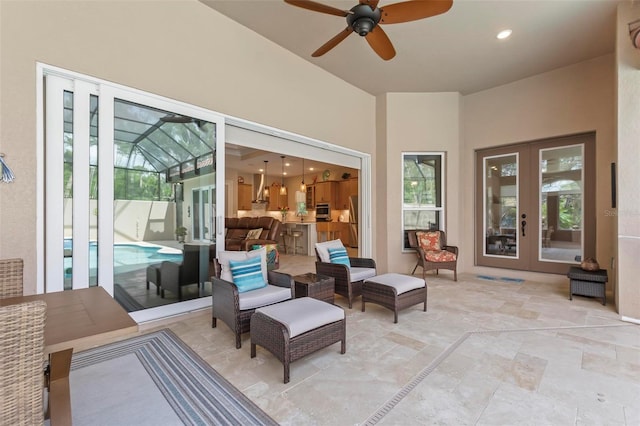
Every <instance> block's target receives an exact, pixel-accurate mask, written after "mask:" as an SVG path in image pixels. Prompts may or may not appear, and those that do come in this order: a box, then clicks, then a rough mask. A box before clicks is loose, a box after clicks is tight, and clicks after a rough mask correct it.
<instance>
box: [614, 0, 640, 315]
mask: <svg viewBox="0 0 640 426" xmlns="http://www.w3.org/2000/svg"><path fill="white" fill-rule="evenodd" d="M637 19H640V4H637V3H636V4H635V5H634V4H632V3H629V2H622V3H620V5H619V6H618V18H617V23H618V25H617V28H618V32H617V38H616V60H617V96H618V101H617V113H618V117H617V123H616V126H617V132H618V200H619V204H618V210H617V214H618V215H617V219H618V230H617V231H618V238H617V247H618V253H619V262H618V292H617V299H618V300H617V304H618V311H619V312H620V315H621V316H623V317H626V318H631V319H634V320H635V321H638V322H640V281H639V280H638V277H639V276H640V262H638V258H640V193H639V192H638V183H640V168H638V164H639V163H640V144H639V143H638V141H640V49H634V48H633V45H632V44H631V39H630V38H629V27H628V24H629V22H632V21H635V20H637Z"/></svg>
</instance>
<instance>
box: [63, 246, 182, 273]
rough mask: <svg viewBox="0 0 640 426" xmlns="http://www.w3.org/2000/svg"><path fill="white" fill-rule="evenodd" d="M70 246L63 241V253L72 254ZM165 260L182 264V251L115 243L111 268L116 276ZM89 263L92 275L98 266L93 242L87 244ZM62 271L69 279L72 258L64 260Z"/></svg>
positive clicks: (96, 250) (162, 247) (96, 249)
mask: <svg viewBox="0 0 640 426" xmlns="http://www.w3.org/2000/svg"><path fill="white" fill-rule="evenodd" d="M72 245H73V243H72V242H71V240H64V250H65V253H69V254H70V253H72ZM65 256H66V254H65ZM165 260H168V261H171V262H176V263H180V262H182V251H181V250H178V249H173V248H170V247H164V246H159V245H155V244H149V243H116V244H114V245H113V268H114V272H115V273H116V274H118V273H123V272H129V271H132V270H136V269H141V268H146V267H147V266H149V265H152V264H154V263H160V262H163V261H165ZM89 262H90V265H91V267H90V269H91V275H94V273H95V270H96V268H97V264H98V245H97V243H95V242H91V243H89ZM64 270H65V277H70V276H71V271H72V257H70V256H69V257H65V258H64Z"/></svg>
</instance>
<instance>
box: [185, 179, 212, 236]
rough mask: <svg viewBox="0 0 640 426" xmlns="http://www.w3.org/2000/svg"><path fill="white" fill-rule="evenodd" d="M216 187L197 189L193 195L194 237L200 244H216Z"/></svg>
mask: <svg viewBox="0 0 640 426" xmlns="http://www.w3.org/2000/svg"><path fill="white" fill-rule="evenodd" d="M215 196H216V193H215V187H212V186H206V187H204V188H196V189H194V190H193V191H192V195H191V211H193V221H192V226H193V230H192V235H193V239H194V240H196V241H200V242H215V234H216V223H215V218H216V203H215Z"/></svg>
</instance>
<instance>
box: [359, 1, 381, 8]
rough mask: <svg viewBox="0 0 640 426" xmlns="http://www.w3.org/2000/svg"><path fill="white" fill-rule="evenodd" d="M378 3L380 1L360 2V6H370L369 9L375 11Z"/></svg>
mask: <svg viewBox="0 0 640 426" xmlns="http://www.w3.org/2000/svg"><path fill="white" fill-rule="evenodd" d="M379 2H380V0H360V4H366V5H369V6H371V9H375V8H376V7H378V3H379Z"/></svg>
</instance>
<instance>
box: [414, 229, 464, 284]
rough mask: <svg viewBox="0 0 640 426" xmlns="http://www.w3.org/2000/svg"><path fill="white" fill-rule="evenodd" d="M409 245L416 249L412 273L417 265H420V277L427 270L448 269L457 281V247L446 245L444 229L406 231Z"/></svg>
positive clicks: (423, 275)
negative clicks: (416, 259) (415, 260)
mask: <svg viewBox="0 0 640 426" xmlns="http://www.w3.org/2000/svg"><path fill="white" fill-rule="evenodd" d="M408 237H409V246H410V247H411V248H413V249H415V250H416V255H417V257H418V262H417V263H416V266H415V268H413V272H412V274H414V273H415V272H416V269H417V268H418V266H421V267H422V277H423V278H424V277H425V275H426V272H427V271H432V270H435V271H436V274H437V273H438V270H439V269H449V270H452V271H453V280H454V281H458V271H457V266H458V247H456V246H450V245H447V237H446V234H445V233H444V231H438V230H411V231H408Z"/></svg>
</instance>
